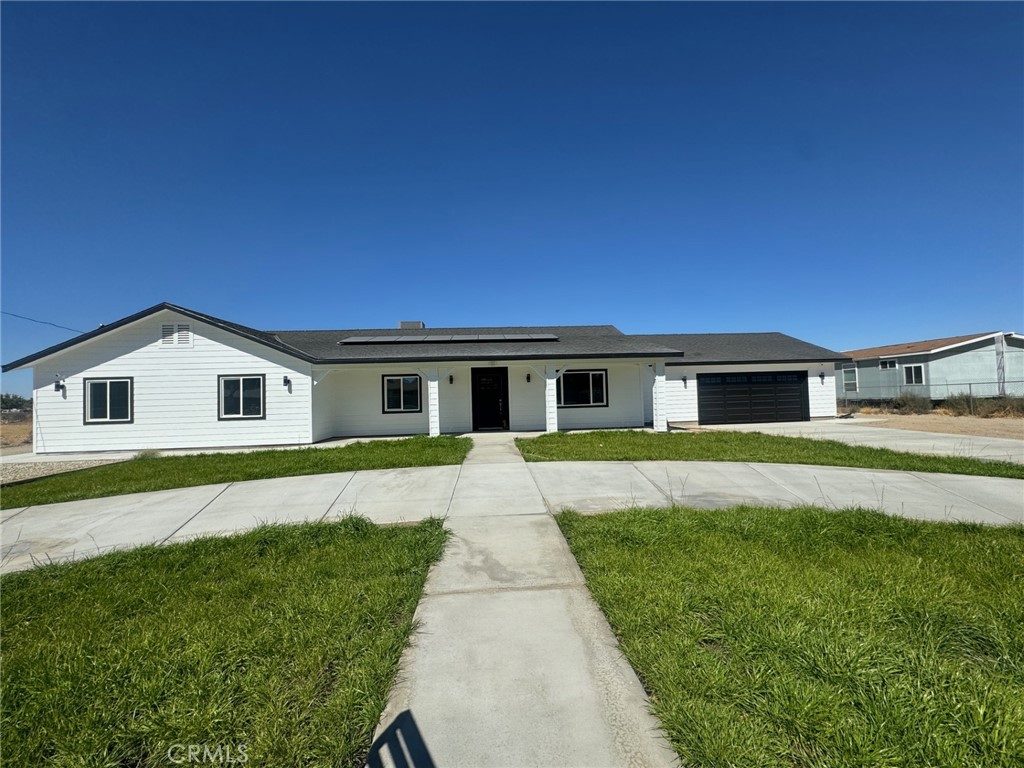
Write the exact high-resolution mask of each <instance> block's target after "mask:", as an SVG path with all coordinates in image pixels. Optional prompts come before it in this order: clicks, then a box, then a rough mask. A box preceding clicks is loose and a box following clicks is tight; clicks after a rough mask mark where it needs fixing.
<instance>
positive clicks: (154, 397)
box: [34, 311, 312, 453]
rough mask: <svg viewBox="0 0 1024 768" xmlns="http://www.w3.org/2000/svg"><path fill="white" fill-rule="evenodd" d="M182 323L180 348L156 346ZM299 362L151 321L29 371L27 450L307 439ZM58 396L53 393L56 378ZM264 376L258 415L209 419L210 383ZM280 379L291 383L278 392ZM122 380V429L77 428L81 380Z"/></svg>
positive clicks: (203, 330)
mask: <svg viewBox="0 0 1024 768" xmlns="http://www.w3.org/2000/svg"><path fill="white" fill-rule="evenodd" d="M166 323H175V324H178V323H182V324H185V323H187V324H188V325H189V326H190V328H191V330H192V334H191V338H190V339H189V343H188V344H184V345H165V344H162V343H161V325H162V324H166ZM309 373H310V371H309V366H308V364H306V363H304V362H302V361H300V360H296V359H295V358H292V357H289V356H288V355H285V354H282V353H280V352H277V351H275V350H273V349H270V348H269V347H266V346H264V345H262V344H258V343H256V342H253V341H249V340H248V339H244V338H242V337H240V336H237V335H235V334H232V333H228V332H227V331H223V330H221V329H219V328H216V327H214V326H210V325H206V324H205V323H199V322H196V321H195V320H192V319H191V318H188V317H184V316H182V315H179V314H177V313H174V312H170V311H165V312H159V313H157V314H155V315H151V316H150V317H147V318H145V319H143V320H140V321H139V322H137V323H133V324H131V325H129V326H125V327H124V328H120V329H118V330H115V331H111V332H110V333H108V334H105V335H103V336H100V337H98V338H96V339H94V340H92V341H89V342H86V343H84V344H82V345H80V346H77V347H73V348H71V349H68V350H66V351H65V352H62V353H59V354H57V355H54V356H53V357H51V358H49V359H47V360H45V361H43V362H41V363H40V364H38V365H37V366H35V369H34V389H35V392H34V396H35V450H36V452H37V453H66V452H75V451H115V450H142V449H162V448H209V447H222V446H250V445H287V444H295V443H308V442H310V441H311V439H312V435H311V425H310V384H311V382H310V376H309ZM58 374H59V375H60V377H61V378H62V379H63V380H64V383H65V386H66V389H65V390H64V391H63V392H56V391H55V390H54V387H53V384H54V378H55V376H57V375H58ZM231 374H254V375H258V374H264V375H265V376H266V418H265V419H252V420H224V421H220V420H218V418H217V416H218V381H217V377H218V376H221V375H231ZM285 376H288V377H289V378H290V379H291V382H292V385H291V387H290V389H289V388H286V387H285V386H284V385H283V379H284V377H285ZM113 377H131V378H132V379H133V380H134V381H133V406H134V409H133V416H134V422H133V423H131V424H116V423H110V424H85V423H83V422H84V414H85V411H84V394H85V384H84V380H85V379H87V378H90V379H91V378H113Z"/></svg>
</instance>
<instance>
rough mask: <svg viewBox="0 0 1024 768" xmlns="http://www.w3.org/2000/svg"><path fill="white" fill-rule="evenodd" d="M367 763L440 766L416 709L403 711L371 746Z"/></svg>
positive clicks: (381, 767)
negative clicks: (418, 725)
mask: <svg viewBox="0 0 1024 768" xmlns="http://www.w3.org/2000/svg"><path fill="white" fill-rule="evenodd" d="M366 765H367V766H368V768H385V766H394V768H436V766H435V765H434V760H433V758H432V757H431V756H430V750H428V749H427V744H426V742H425V741H423V734H421V733H420V729H419V728H418V727H417V725H416V720H415V719H414V718H413V716H412V712H410V711H409V710H408V709H406V710H404V711H403V712H399V713H398V717H396V718H395V719H394V721H392V723H391V725H389V726H388V727H387V728H385V729H384V731H383V732H382V733H381V734H380V736H378V737H377V739H376V741H374V742H373V744H371V745H370V754H369V755H367V756H366Z"/></svg>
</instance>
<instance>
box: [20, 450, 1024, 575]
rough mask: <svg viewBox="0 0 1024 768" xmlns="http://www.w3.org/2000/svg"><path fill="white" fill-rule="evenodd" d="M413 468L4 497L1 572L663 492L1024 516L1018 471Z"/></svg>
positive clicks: (622, 502) (665, 495) (656, 465)
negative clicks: (294, 527)
mask: <svg viewBox="0 0 1024 768" xmlns="http://www.w3.org/2000/svg"><path fill="white" fill-rule="evenodd" d="M509 459H510V460H508V461H507V463H474V462H471V461H467V463H466V464H464V465H462V466H445V467H417V468H410V469H383V470H373V471H360V472H342V473H338V474H330V475H312V476H306V477H286V478H277V479H272V480H252V481H248V482H243V483H225V484H220V485H204V486H198V487H195V488H181V489H176V490H169V491H156V492H152V493H138V494H131V495H127V496H113V497H109V498H103V499H89V500H86V501H72V502H65V503H61V504H46V505H41V506H36V507H29V508H25V509H8V510H4V511H3V512H2V515H0V521H2V522H0V542H2V550H0V557H2V565H0V570H2V571H4V572H6V571H12V570H19V569H23V568H29V567H31V566H32V565H33V564H34V563H38V562H50V561H55V560H63V559H67V558H69V557H82V556H90V555H94V554H97V553H100V552H104V551H108V550H110V549H114V548H123V547H132V546H139V545H142V544H161V543H166V542H170V541H181V540H184V539H188V538H192V537H194V536H200V535H213V534H223V533H230V532H234V531H241V530H246V529H249V528H253V527H255V526H257V525H260V524H262V523H288V522H300V521H306V520H324V519H332V518H336V517H340V516H343V515H348V514H358V515H363V516H365V517H367V518H369V519H371V520H373V521H375V522H378V523H394V522H402V521H415V520H422V519H424V518H427V517H444V516H447V517H449V518H450V519H453V520H454V519H460V518H467V517H487V516H493V515H502V516H507V515H516V514H537V513H538V512H541V513H542V512H544V511H549V512H550V511H558V510H559V509H562V508H564V507H572V508H574V509H577V510H579V511H581V512H600V511H607V510H613V509H621V508H624V507H628V506H634V505H644V506H664V505H667V504H670V503H673V502H675V503H679V504H686V505H690V506H695V507H705V508H716V507H725V506H732V505H734V504H740V503H744V502H749V503H759V504H779V505H794V504H821V505H825V506H829V507H837V508H838V507H849V506H863V507H869V508H871V509H879V510H882V511H885V512H888V513H890V514H897V515H904V516H907V517H914V518H920V519H925V520H966V521H973V522H981V523H991V524H1006V523H1014V522H1015V523H1024V481H1021V480H1012V479H1003V478H989V477H967V476H963V475H941V474H933V473H924V472H898V471H887V470H866V469H846V468H841V467H818V466H805V465H794V464H755V463H727V462H692V461H690V462H675V461H639V462H551V463H534V464H524V463H523V462H522V460H521V459H518V457H515V458H511V457H509Z"/></svg>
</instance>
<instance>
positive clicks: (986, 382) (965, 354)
mask: <svg viewBox="0 0 1024 768" xmlns="http://www.w3.org/2000/svg"><path fill="white" fill-rule="evenodd" d="M843 354H844V355H846V356H847V357H849V358H851V360H852V362H848V363H844V364H841V365H840V366H838V371H839V375H838V376H837V377H836V394H837V395H838V397H839V398H840V399H846V400H890V399H892V398H895V397H898V396H899V394H900V393H902V392H912V393H914V394H918V395H921V396H922V397H927V398H929V399H931V400H945V399H946V398H947V397H949V396H951V395H957V394H961V393H963V394H972V395H974V396H975V397H996V396H1000V395H1017V396H1021V395H1024V336H1021V335H1020V334H1019V333H1009V332H1005V331H999V332H991V333H974V334H969V335H967V336H952V337H950V338H946V339H929V340H927V341H912V342H908V343H905V344H890V345H888V346H884V347H869V348H868V349H854V350H851V351H849V352H844V353H843Z"/></svg>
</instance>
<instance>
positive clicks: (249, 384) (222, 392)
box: [217, 374, 267, 419]
mask: <svg viewBox="0 0 1024 768" xmlns="http://www.w3.org/2000/svg"><path fill="white" fill-rule="evenodd" d="M266 379H267V377H266V376H264V375H263V374H258V375H252V376H218V377H217V389H218V390H219V397H218V400H219V401H220V402H219V413H218V418H220V419H263V418H266V397H265V394H266Z"/></svg>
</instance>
